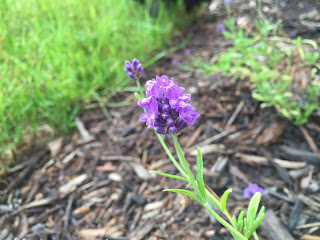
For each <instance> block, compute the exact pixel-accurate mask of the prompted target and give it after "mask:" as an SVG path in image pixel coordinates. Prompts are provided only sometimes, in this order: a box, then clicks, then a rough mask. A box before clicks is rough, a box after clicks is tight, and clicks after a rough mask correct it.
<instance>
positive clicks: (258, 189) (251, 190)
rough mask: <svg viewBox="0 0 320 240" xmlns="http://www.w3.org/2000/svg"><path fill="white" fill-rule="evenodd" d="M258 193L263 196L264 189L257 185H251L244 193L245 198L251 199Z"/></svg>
mask: <svg viewBox="0 0 320 240" xmlns="http://www.w3.org/2000/svg"><path fill="white" fill-rule="evenodd" d="M256 192H259V193H261V196H263V188H261V187H259V186H258V185H257V184H249V186H248V187H247V188H246V189H245V190H244V192H243V197H244V198H251V197H252V196H253V195H254V194H255V193H256Z"/></svg>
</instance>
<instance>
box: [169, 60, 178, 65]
mask: <svg viewBox="0 0 320 240" xmlns="http://www.w3.org/2000/svg"><path fill="white" fill-rule="evenodd" d="M171 64H172V65H173V66H177V65H178V64H179V61H178V60H177V59H173V60H172V62H171Z"/></svg>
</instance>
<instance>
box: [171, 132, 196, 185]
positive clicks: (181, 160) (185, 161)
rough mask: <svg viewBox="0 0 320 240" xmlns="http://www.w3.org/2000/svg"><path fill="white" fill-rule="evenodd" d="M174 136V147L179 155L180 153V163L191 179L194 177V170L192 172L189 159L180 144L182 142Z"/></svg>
mask: <svg viewBox="0 0 320 240" xmlns="http://www.w3.org/2000/svg"><path fill="white" fill-rule="evenodd" d="M172 138H173V142H174V147H175V149H176V152H177V155H178V159H179V161H180V164H181V166H182V168H183V170H184V171H185V172H186V173H187V174H188V176H189V178H190V180H191V179H194V178H193V175H192V172H191V170H190V168H189V166H188V163H187V160H186V159H185V157H184V153H183V151H182V149H181V146H180V144H179V142H178V139H177V136H175V135H172Z"/></svg>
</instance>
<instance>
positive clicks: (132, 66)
mask: <svg viewBox="0 0 320 240" xmlns="http://www.w3.org/2000/svg"><path fill="white" fill-rule="evenodd" d="M124 71H125V72H126V73H127V74H128V77H129V78H131V79H133V80H134V79H137V78H138V77H140V76H141V75H142V73H143V68H142V64H141V63H139V60H138V59H136V58H134V59H133V60H132V63H131V62H130V61H125V64H124Z"/></svg>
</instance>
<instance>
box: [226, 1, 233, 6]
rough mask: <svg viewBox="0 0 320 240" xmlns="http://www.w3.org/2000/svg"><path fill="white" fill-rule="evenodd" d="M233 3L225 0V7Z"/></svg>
mask: <svg viewBox="0 0 320 240" xmlns="http://www.w3.org/2000/svg"><path fill="white" fill-rule="evenodd" d="M231 2H232V0H224V5H225V6H227V5H229V4H230V3H231Z"/></svg>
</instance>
